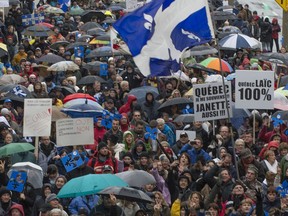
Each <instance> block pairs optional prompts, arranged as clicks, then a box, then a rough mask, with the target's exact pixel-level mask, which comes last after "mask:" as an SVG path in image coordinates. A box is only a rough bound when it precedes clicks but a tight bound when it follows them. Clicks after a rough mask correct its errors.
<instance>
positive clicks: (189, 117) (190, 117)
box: [173, 114, 195, 124]
mask: <svg viewBox="0 0 288 216" xmlns="http://www.w3.org/2000/svg"><path fill="white" fill-rule="evenodd" d="M194 121H195V116H194V114H182V115H179V116H177V117H176V118H175V119H174V120H173V122H183V123H189V124H191V123H192V122H194Z"/></svg>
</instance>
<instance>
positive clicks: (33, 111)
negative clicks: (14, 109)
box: [23, 98, 52, 136]
mask: <svg viewBox="0 0 288 216" xmlns="http://www.w3.org/2000/svg"><path fill="white" fill-rule="evenodd" d="M23 119H24V123H23V135H24V136H50V133H51V119H52V99H51V98H47V99H46V98H45V99H25V100H24V118H23Z"/></svg>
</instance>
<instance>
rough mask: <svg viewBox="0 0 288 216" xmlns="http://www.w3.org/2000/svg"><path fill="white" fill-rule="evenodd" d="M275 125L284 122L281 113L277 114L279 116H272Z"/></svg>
mask: <svg viewBox="0 0 288 216" xmlns="http://www.w3.org/2000/svg"><path fill="white" fill-rule="evenodd" d="M272 120H273V125H274V127H277V126H278V125H281V124H283V120H282V119H281V115H280V114H279V115H277V118H275V117H272Z"/></svg>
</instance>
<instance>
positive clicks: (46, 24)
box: [36, 22, 54, 29]
mask: <svg viewBox="0 0 288 216" xmlns="http://www.w3.org/2000/svg"><path fill="white" fill-rule="evenodd" d="M36 25H39V26H45V27H47V28H50V29H51V28H54V25H52V24H50V23H46V22H41V23H38V24H36Z"/></svg>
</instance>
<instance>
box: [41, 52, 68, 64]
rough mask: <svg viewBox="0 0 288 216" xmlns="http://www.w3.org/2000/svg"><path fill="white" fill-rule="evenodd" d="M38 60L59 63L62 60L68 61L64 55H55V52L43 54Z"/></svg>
mask: <svg viewBox="0 0 288 216" xmlns="http://www.w3.org/2000/svg"><path fill="white" fill-rule="evenodd" d="M36 61H37V62H47V63H51V64H54V63H57V62H60V61H66V60H65V59H64V58H63V57H61V56H58V55H55V54H53V53H48V54H47V55H44V56H41V57H40V58H39V59H37V60H36Z"/></svg>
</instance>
